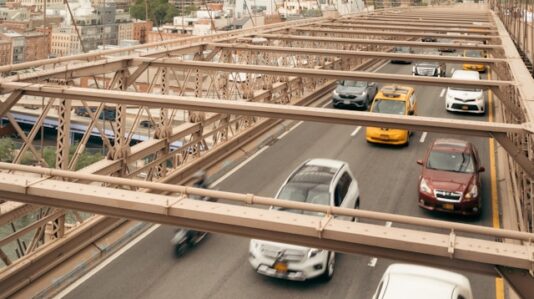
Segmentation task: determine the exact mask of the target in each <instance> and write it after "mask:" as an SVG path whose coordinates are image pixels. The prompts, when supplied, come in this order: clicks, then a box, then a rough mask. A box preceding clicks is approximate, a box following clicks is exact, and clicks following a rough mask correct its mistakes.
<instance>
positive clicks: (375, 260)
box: [367, 257, 378, 268]
mask: <svg viewBox="0 0 534 299" xmlns="http://www.w3.org/2000/svg"><path fill="white" fill-rule="evenodd" d="M376 262H378V259H377V258H376V257H373V258H371V260H370V261H369V263H368V264H367V266H369V267H371V268H374V267H375V266H376Z"/></svg>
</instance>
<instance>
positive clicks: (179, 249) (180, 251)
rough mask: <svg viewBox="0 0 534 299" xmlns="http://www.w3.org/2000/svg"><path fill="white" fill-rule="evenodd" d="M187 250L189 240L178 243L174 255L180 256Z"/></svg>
mask: <svg viewBox="0 0 534 299" xmlns="http://www.w3.org/2000/svg"><path fill="white" fill-rule="evenodd" d="M186 250H187V242H184V243H180V244H176V245H175V246H174V256H176V257H180V256H182V255H183V254H184V253H185V251H186Z"/></svg>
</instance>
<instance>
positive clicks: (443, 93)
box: [439, 88, 445, 98]
mask: <svg viewBox="0 0 534 299" xmlns="http://www.w3.org/2000/svg"><path fill="white" fill-rule="evenodd" d="M444 95H445V88H443V89H442V90H441V93H440V94H439V97H440V98H442V97H443V96H444Z"/></svg>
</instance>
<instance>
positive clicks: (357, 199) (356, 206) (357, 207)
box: [352, 197, 360, 222]
mask: <svg viewBox="0 0 534 299" xmlns="http://www.w3.org/2000/svg"><path fill="white" fill-rule="evenodd" d="M354 209H356V210H359V209H360V198H359V197H358V198H356V202H355V203H354ZM357 220H358V218H357V217H352V222H356V221H357Z"/></svg>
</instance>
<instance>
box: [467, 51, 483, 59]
mask: <svg viewBox="0 0 534 299" xmlns="http://www.w3.org/2000/svg"><path fill="white" fill-rule="evenodd" d="M465 57H475V58H478V57H482V51H479V50H466V51H465Z"/></svg>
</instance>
